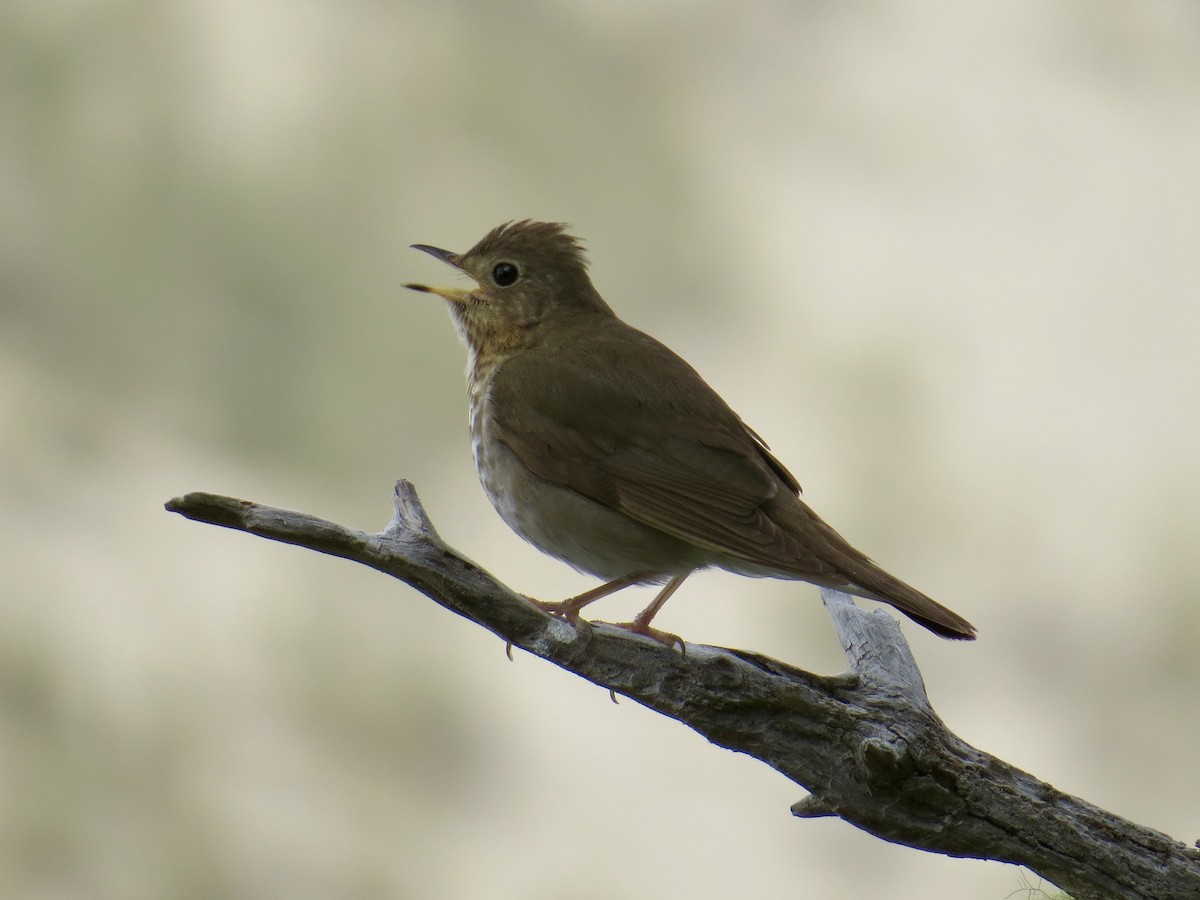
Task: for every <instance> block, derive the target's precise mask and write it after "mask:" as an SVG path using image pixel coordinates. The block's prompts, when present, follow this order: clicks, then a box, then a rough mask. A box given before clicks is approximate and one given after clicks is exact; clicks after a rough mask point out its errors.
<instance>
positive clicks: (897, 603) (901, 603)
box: [804, 505, 975, 641]
mask: <svg viewBox="0 0 1200 900" xmlns="http://www.w3.org/2000/svg"><path fill="white" fill-rule="evenodd" d="M804 508H805V510H807V512H808V514H809V515H810V516H811V517H812V519H811V520H810V521H811V523H812V524H813V525H816V526H817V527H816V529H815V530H816V531H817V533H818V534H820V537H821V538H823V539H824V540H822V541H821V543H822V544H824V546H823V547H821V551H823V552H821V554H820V555H821V556H822V557H823V558H824V561H825V562H826V564H827V565H828V566H829V568H831V569H834V570H835V571H836V572H837V574H838V576H840V578H830V579H829V586H830V587H833V588H837V589H839V590H843V591H846V592H847V593H850V594H856V595H858V596H860V597H866V598H867V599H869V600H879V601H881V602H883V603H887V604H888V605H890V606H894V607H895V608H896V609H898V610H900V612H902V613H904V614H905V615H906V616H908V617H909V618H910V619H912V620H913V621H914V622H917V623H919V624H921V625H924V626H925V627H926V628H928V629H929V630H930V631H932V632H933V633H934V634H938V635H941V636H942V637H944V638H950V639H951V640H958V641H973V640H975V626H974V625H972V624H971V623H970V622H968V621H967V620H966V619H964V618H963V617H962V616H960V615H959V614H958V613H956V612H954V611H953V610H951V609H947V608H946V607H944V606H942V604H940V603H938V602H937V601H936V600H933V599H931V598H929V597H927V596H925V595H924V594H922V593H921V592H920V591H918V590H917V589H916V588H914V587H912V586H910V585H907V584H905V583H904V582H903V581H901V580H900V579H899V578H896V577H895V576H894V575H890V574H888V573H887V572H885V571H884V570H883V569H881V568H880V567H879V566H877V565H876V564H875V563H874V562H872V561H871V560H870V559H869V558H867V557H866V556H864V555H863V554H862V553H860V552H859V551H858V550H855V549H854V547H852V546H851V545H850V543H849V542H848V541H847V540H846V539H845V538H843V537H842V536H841V535H840V534H838V533H837V532H836V531H834V530H833V529H832V528H831V527H830V526H829V525H828V524H827V523H825V522H824V521H823V520H822V519H820V517H818V516H817V515H816V514H815V513H813V512H812V510H809V509H808V507H807V505H805V507H804ZM842 578H844V579H845V582H844V583H841V584H838V583H835V582H837V581H841V579H842Z"/></svg>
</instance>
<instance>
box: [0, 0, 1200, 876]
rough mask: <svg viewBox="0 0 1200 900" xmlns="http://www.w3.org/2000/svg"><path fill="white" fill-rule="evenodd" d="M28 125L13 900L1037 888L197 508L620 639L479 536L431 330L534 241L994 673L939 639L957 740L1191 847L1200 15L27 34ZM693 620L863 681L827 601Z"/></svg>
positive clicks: (378, 22) (262, 11) (5, 706)
mask: <svg viewBox="0 0 1200 900" xmlns="http://www.w3.org/2000/svg"><path fill="white" fill-rule="evenodd" d="M0 121H3V123H4V124H3V127H2V128H0V229H2V231H0V304H2V306H0V460H2V467H0V565H2V571H3V579H2V582H0V585H2V587H0V895H3V896H5V897H13V898H17V897H20V898H29V900H60V898H61V900H66V898H100V900H107V898H114V900H115V898H121V900H138V898H161V897H173V898H227V897H228V898H248V897H254V898H310V897H311V898H319V897H320V898H326V897H340V898H375V897H396V898H408V897H413V898H461V897H488V898H546V900H550V898H571V900H574V898H579V900H590V898H612V897H621V898H652V897H653V898H659V897H683V896H687V897H693V898H717V897H729V896H754V897H761V898H775V897H780V898H782V897H797V896H811V897H846V898H849V897H855V898H857V897H890V898H922V900H925V898H930V897H954V898H961V897H977V898H1003V897H1005V896H1010V895H1011V894H1012V892H1013V891H1016V890H1019V889H1021V887H1022V885H1023V884H1024V882H1023V880H1022V879H1023V877H1026V876H1023V874H1022V873H1021V872H1019V871H1018V870H1016V869H1014V868H1011V867H1006V866H1002V865H999V864H994V863H983V862H976V861H965V860H949V859H945V858H942V857H936V856H932V855H928V854H922V853H919V852H917V851H913V850H909V849H906V848H901V847H895V846H892V845H889V844H886V843H884V842H882V841H879V840H877V839H875V838H873V837H870V836H868V835H866V834H864V833H861V832H859V831H857V830H855V829H854V828H852V827H851V826H849V825H846V824H845V823H842V822H839V821H836V820H821V821H810V822H802V821H798V820H795V819H793V818H792V817H791V816H790V815H789V814H788V806H789V805H790V804H791V803H792V802H794V801H795V800H797V799H799V797H800V796H801V795H802V791H801V790H800V789H799V788H797V787H796V786H795V785H793V784H791V783H789V782H788V781H786V780H785V779H784V778H783V777H782V776H780V775H778V774H776V773H774V772H772V771H771V770H769V769H767V768H765V767H764V766H762V765H761V764H758V763H756V762H754V761H752V760H749V759H746V758H743V757H739V756H736V755H734V754H732V753H729V752H726V751H723V750H720V749H718V748H715V747H712V746H709V745H707V744H706V743H705V742H704V741H703V740H702V739H701V738H699V737H697V736H696V735H695V734H693V733H691V732H690V731H688V730H686V729H684V728H682V727H681V726H679V725H677V724H675V723H673V722H670V721H667V720H664V719H660V718H659V717H657V716H655V715H653V714H651V713H649V712H647V711H646V710H643V709H641V708H640V707H638V706H636V705H634V704H632V703H630V702H625V703H622V704H620V705H618V706H614V705H613V704H612V703H611V702H610V701H609V698H608V696H607V694H606V693H605V692H604V691H602V690H600V689H598V688H596V687H594V686H591V685H589V684H587V683H585V682H583V681H580V680H577V679H573V678H571V677H570V676H567V675H565V674H563V673H561V672H559V671H558V670H556V669H554V668H552V667H551V666H549V665H547V664H544V663H541V662H539V661H537V660H535V659H533V658H531V657H529V656H526V655H523V654H519V653H518V654H517V658H516V661H515V662H513V663H510V662H508V661H507V660H506V659H505V656H504V652H503V647H502V646H501V644H500V643H499V642H498V641H497V640H496V639H495V638H493V637H491V636H490V635H488V634H486V633H484V632H483V631H482V630H480V629H478V628H475V627H473V626H471V625H469V624H468V623H466V622H464V621H461V620H459V619H457V618H455V617H454V616H452V615H448V614H447V613H446V612H444V611H442V610H440V609H439V608H437V607H435V606H434V604H432V603H430V602H429V601H428V600H426V599H425V598H424V597H422V596H420V595H419V594H417V593H416V592H414V591H412V590H411V589H409V588H407V587H406V586H404V585H402V584H399V583H394V582H391V581H389V580H388V579H386V578H384V577H383V576H380V575H378V574H376V573H373V572H370V571H367V570H360V569H358V568H356V567H355V566H353V565H351V564H349V563H346V562H343V561H339V560H334V559H327V558H323V557H319V556H317V555H315V554H311V553H306V552H302V551H298V550H296V549H293V548H288V547H283V546H280V545H275V544H270V543H267V542H264V541H261V540H257V539H254V538H251V537H248V536H246V535H242V534H236V533H233V532H226V531H222V530H220V529H216V528H211V527H207V526H201V525H197V524H194V523H190V522H187V521H184V520H183V519H180V518H177V517H173V516H171V515H169V514H167V513H166V512H164V511H163V509H162V504H163V502H164V501H165V500H167V499H168V498H170V497H171V496H174V495H177V494H181V493H184V492H186V491H189V490H210V491H216V492H219V493H228V494H233V495H235V496H242V497H248V498H251V499H256V500H260V501H263V502H267V503H271V504H275V505H282V506H288V507H292V508H297V509H303V510H305V511H309V512H313V513H317V514H319V515H324V516H326V517H329V518H332V519H335V520H337V521H340V522H343V523H346V524H348V525H351V526H355V527H362V528H367V529H376V528H380V527H382V526H383V525H384V524H385V523H386V521H387V520H388V518H389V515H390V492H391V486H392V483H393V481H394V480H395V479H397V478H400V477H404V478H408V479H410V480H412V481H413V482H415V483H416V485H417V486H418V488H419V490H420V492H421V495H422V497H423V499H424V501H425V503H426V505H427V507H428V509H429V511H430V513H431V515H432V517H433V519H434V521H435V523H436V524H437V526H438V527H439V529H440V530H441V532H442V534H443V536H444V537H445V538H446V539H447V540H448V541H449V542H450V543H451V544H453V545H454V546H456V547H458V548H459V549H461V550H462V551H463V552H465V553H466V554H467V555H469V556H471V557H472V558H474V559H475V560H477V561H478V562H479V563H481V564H482V565H484V566H486V567H487V568H489V569H491V570H492V571H493V572H494V573H495V574H496V575H498V576H499V577H500V578H501V579H503V580H505V581H506V582H508V583H509V584H511V585H512V586H514V587H515V588H517V589H519V590H523V591H525V592H528V593H532V594H535V595H538V596H543V597H547V598H554V597H561V596H566V595H568V594H570V593H573V592H576V591H578V590H581V589H583V588H584V587H586V586H588V585H589V584H590V583H591V582H590V581H589V580H588V579H586V578H583V577H582V576H578V575H576V574H574V573H572V572H570V571H569V570H567V569H566V568H565V567H564V566H562V565H560V564H558V563H555V562H553V561H551V560H548V559H545V558H543V557H541V556H540V555H539V554H538V553H537V552H536V551H535V550H533V549H532V548H530V547H527V546H526V545H524V544H522V543H521V542H520V541H519V539H517V538H516V537H515V536H514V535H512V534H510V533H509V532H508V531H507V530H506V528H505V527H504V526H503V524H502V523H501V522H500V521H499V519H498V518H497V517H496V516H495V515H494V513H493V512H492V511H491V509H490V508H489V507H488V505H487V503H486V501H485V499H484V497H483V494H482V492H481V490H480V489H479V487H478V484H477V482H476V478H475V473H474V469H473V466H472V463H471V459H470V449H469V441H468V439H467V434H466V402H465V397H464V389H463V382H462V369H463V363H464V359H465V357H464V353H463V351H462V348H461V347H459V346H458V344H457V340H456V338H455V337H454V335H453V333H452V330H451V328H450V325H449V324H448V321H447V318H446V315H445V313H444V312H443V311H442V310H441V309H439V308H438V303H437V302H436V301H434V300H433V299H432V298H430V297H427V296H419V295H416V294H410V293H408V292H405V291H404V290H403V289H402V288H401V285H402V284H403V283H404V282H405V281H409V280H430V279H445V278H447V277H450V278H452V277H453V276H452V274H451V273H449V272H448V271H445V270H443V269H442V267H440V266H439V265H438V264H437V263H436V262H435V261H434V260H431V259H429V258H428V257H425V256H423V255H422V254H419V253H416V252H414V251H410V250H408V249H407V246H408V245H409V244H411V243H413V242H416V241H422V242H427V243H432V244H437V245H441V246H446V247H450V248H452V249H465V248H466V247H468V246H469V245H470V244H472V243H474V241H475V240H476V239H478V238H479V237H480V236H481V235H482V234H483V233H484V232H485V231H486V230H487V229H489V228H491V227H492V226H494V225H496V224H498V223H499V222H501V221H504V220H507V219H513V218H523V217H535V218H546V219H552V220H562V221H567V222H570V223H571V224H572V225H573V226H574V228H575V230H576V232H577V233H578V234H580V235H582V236H584V237H585V238H586V240H587V242H588V245H589V248H590V253H591V257H592V259H593V262H594V270H593V271H594V277H595V281H596V283H597V285H598V287H599V288H600V290H601V291H602V293H604V294H605V296H606V297H607V298H608V299H609V301H610V303H612V305H614V306H615V307H616V308H617V309H618V311H619V312H620V313H621V314H622V315H623V316H624V317H625V318H627V319H628V320H629V321H631V322H632V323H634V324H635V325H638V326H639V327H642V328H644V329H645V330H648V331H650V332H651V333H653V334H656V335H658V336H660V337H662V338H664V339H666V340H667V341H668V342H669V343H670V344H672V346H674V347H675V348H676V349H677V350H678V351H680V352H681V353H682V354H683V355H684V356H685V357H687V358H688V359H690V360H691V361H692V362H693V363H694V364H696V365H697V367H698V368H700V370H701V371H702V372H703V373H704V374H705V375H706V377H708V379H709V380H710V382H711V383H712V384H713V385H714V386H715V387H716V388H717V389H718V390H719V391H721V392H722V393H723V394H724V395H725V396H726V398H727V399H728V400H729V401H730V402H731V403H732V404H733V405H734V407H735V408H737V409H738V410H739V411H740V412H741V413H742V414H743V416H744V417H745V418H746V420H747V421H748V422H749V423H751V424H752V425H753V426H754V427H755V428H756V429H758V430H759V431H760V432H761V433H762V434H763V435H764V436H765V437H766V438H767V439H768V440H769V441H770V442H771V444H772V446H773V447H774V449H775V450H776V451H777V452H778V454H779V456H780V457H781V458H782V459H784V460H785V461H786V462H787V464H788V465H789V466H790V467H791V468H792V469H793V470H794V471H795V472H796V473H797V475H798V476H799V478H800V480H801V482H802V483H803V484H804V485H805V488H806V492H807V497H808V499H809V500H810V502H811V503H812V504H813V505H814V506H815V507H816V508H817V509H818V510H819V511H821V512H822V514H823V515H824V516H825V517H826V518H828V519H829V520H831V521H832V522H833V523H834V524H835V526H836V527H838V528H839V529H840V530H841V531H842V532H843V533H845V534H846V535H847V536H848V537H850V538H851V539H852V540H853V541H854V542H855V543H856V544H858V545H859V546H861V547H862V548H863V549H865V550H866V551H867V552H869V553H871V554H872V555H873V556H875V557H876V558H877V559H878V560H879V561H880V562H882V563H883V564H884V565H886V566H887V567H888V568H889V569H891V570H893V571H895V572H896V573H897V574H899V575H901V576H902V577H904V578H906V579H908V580H910V581H912V582H914V583H915V584H917V585H919V586H921V587H922V588H924V589H925V590H926V591H928V592H929V593H931V594H933V595H934V596H935V597H938V598H939V599H941V600H943V601H944V602H946V603H948V604H949V605H951V606H953V607H954V608H955V609H957V610H959V611H960V612H962V613H963V614H965V615H967V616H968V617H969V618H970V619H972V620H973V621H974V622H975V623H976V624H977V625H978V626H979V628H980V639H979V641H978V642H977V643H976V644H974V645H966V646H964V645H954V644H950V643H947V642H943V641H940V640H938V639H937V638H934V637H932V636H929V635H927V634H926V633H924V632H923V631H921V630H920V629H918V628H915V627H908V626H906V631H907V633H908V634H909V636H910V639H911V641H912V643H913V646H914V649H915V651H916V653H917V656H918V659H919V660H920V662H921V664H922V666H923V669H924V673H925V676H926V680H927V683H928V687H929V691H930V694H931V697H932V699H933V701H934V703H935V705H936V707H937V708H938V710H939V711H940V713H941V714H942V716H943V717H944V718H945V720H946V721H947V723H948V724H949V726H950V727H951V728H952V729H954V730H955V731H956V732H957V733H959V734H960V735H961V736H963V737H964V738H965V739H966V740H968V741H970V742H972V743H973V744H975V745H977V746H979V747H981V748H983V749H986V750H988V751H990V752H992V753H994V754H996V755H998V756H1000V757H1002V758H1004V759H1007V760H1009V761H1011V762H1013V763H1014V764H1016V765H1018V766H1020V767H1022V768H1025V769H1028V770H1030V771H1032V772H1033V773H1035V774H1037V775H1038V776H1040V777H1042V778H1045V779H1047V780H1049V781H1051V782H1052V783H1054V784H1055V785H1057V786H1058V787H1059V788H1061V789H1063V790H1066V791H1069V792H1072V793H1077V794H1079V795H1081V796H1083V797H1085V798H1087V799H1088V800H1090V801H1092V802H1094V803H1097V804H1099V805H1100V806H1103V807H1105V808H1107V809H1110V810H1112V811H1114V812H1117V813H1119V814H1121V815H1124V816H1127V817H1129V818H1132V819H1133V820H1135V821H1137V822H1140V823H1142V824H1144V825H1148V826H1152V827H1155V828H1158V829H1161V830H1164V831H1166V832H1168V833H1170V834H1172V835H1174V836H1175V837H1177V838H1180V839H1183V840H1186V841H1189V842H1190V841H1192V840H1194V839H1196V838H1197V837H1200V813H1198V810H1200V786H1198V785H1197V781H1196V778H1195V772H1196V753H1197V748H1198V747H1200V704H1197V702H1196V697H1197V696H1200V654H1198V653H1197V648H1198V643H1200V603H1198V602H1197V582H1198V580H1200V562H1198V561H1197V552H1196V548H1197V546H1200V474H1198V473H1197V467H1196V461H1197V459H1198V458H1200V415H1198V411H1200V353H1198V350H1197V348H1198V346H1200V7H1198V6H1197V5H1196V4H1195V3H1192V2H1185V0H1142V2H1139V3H1119V2H1097V0H1074V2H1053V3H1046V2H1034V0H1018V2H1006V3H974V4H961V3H955V2H950V0H929V2H922V3H900V2H889V0H878V2H866V3H856V4H831V3H812V2H809V3H793V2H766V3H761V4H737V5H736V6H735V5H734V4H731V3H716V2H699V3H688V4H685V3H671V2H644V3H638V4H612V3H604V2H600V0H575V2H567V3H554V2H533V3H527V4H520V5H505V4H493V3H485V2H469V0H448V2H442V3H437V4H432V3H416V2H391V3H384V2H367V0H359V2H354V3H348V4H339V3H334V2H330V0H301V2H295V3H284V2H280V0H237V2H233V0H176V2H166V0H160V2H155V0H149V2H122V0H106V2H105V0H93V2H86V0H76V2H72V0H58V2H45V0H10V2H8V3H6V4H4V7H3V10H2V11H0ZM645 599H646V598H645V597H641V596H633V595H632V594H631V595H625V596H619V597H615V598H612V599H610V600H608V601H605V602H604V603H603V604H601V606H602V607H603V608H602V609H600V610H599V611H598V613H597V615H598V616H600V617H602V618H609V619H613V618H618V617H627V616H628V615H629V614H631V613H632V612H633V611H635V610H636V609H638V608H640V606H641V604H642V603H643V602H645ZM660 622H661V624H662V626H663V627H665V628H668V629H671V630H674V631H678V632H680V633H681V634H683V635H685V636H686V637H687V638H688V639H689V640H692V641H696V642H708V643H716V644H724V645H730V646H737V647H745V648H751V649H754V650H758V651H761V652H764V653H768V654H772V655H775V656H778V657H780V658H781V659H784V660H786V661H788V662H790V663H792V664H796V665H800V666H803V667H806V668H809V669H812V670H815V671H821V672H836V671H840V670H841V668H842V667H843V665H844V661H843V659H842V658H841V656H840V652H839V650H838V645H837V640H836V637H835V635H834V632H833V629H832V627H831V625H830V624H829V622H828V619H827V617H826V616H825V613H824V611H823V610H822V608H821V605H820V603H819V602H818V599H817V592H816V590H815V589H813V588H810V587H807V586H804V585H797V584H786V583H778V582H757V581H746V580H740V579H737V578H734V577H732V576H726V575H724V574H721V573H716V574H709V575H705V576H703V577H698V578H695V579H693V580H692V581H691V582H690V583H689V584H688V586H687V588H686V589H685V590H683V591H682V592H681V593H680V594H679V595H678V596H677V597H676V599H674V600H673V601H672V602H671V603H670V604H669V605H668V606H667V608H666V610H665V612H664V613H663V615H662V617H661V619H660ZM1029 883H1031V884H1036V879H1035V878H1032V877H1029Z"/></svg>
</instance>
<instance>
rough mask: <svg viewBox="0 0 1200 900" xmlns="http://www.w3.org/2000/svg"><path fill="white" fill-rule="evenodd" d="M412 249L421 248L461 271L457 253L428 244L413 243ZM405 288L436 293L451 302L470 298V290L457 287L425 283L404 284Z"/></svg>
mask: <svg viewBox="0 0 1200 900" xmlns="http://www.w3.org/2000/svg"><path fill="white" fill-rule="evenodd" d="M412 248H413V249H414V250H421V251H422V252H424V253H428V254H429V255H430V256H434V257H437V258H438V259H440V260H441V261H442V262H444V263H446V264H447V265H451V266H454V268H456V269H458V270H459V271H462V263H460V262H459V259H458V254H457V253H452V252H450V251H449V250H443V249H442V248H441V247H430V246H429V245H428V244H413V245H412ZM405 287H406V288H408V289H409V290H411V291H423V292H424V293H426V294H437V295H438V296H439V297H441V298H442V299H443V300H449V301H450V302H451V303H469V302H470V300H471V291H469V290H467V289H465V288H459V287H431V286H429V285H427V284H406V285H405Z"/></svg>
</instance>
